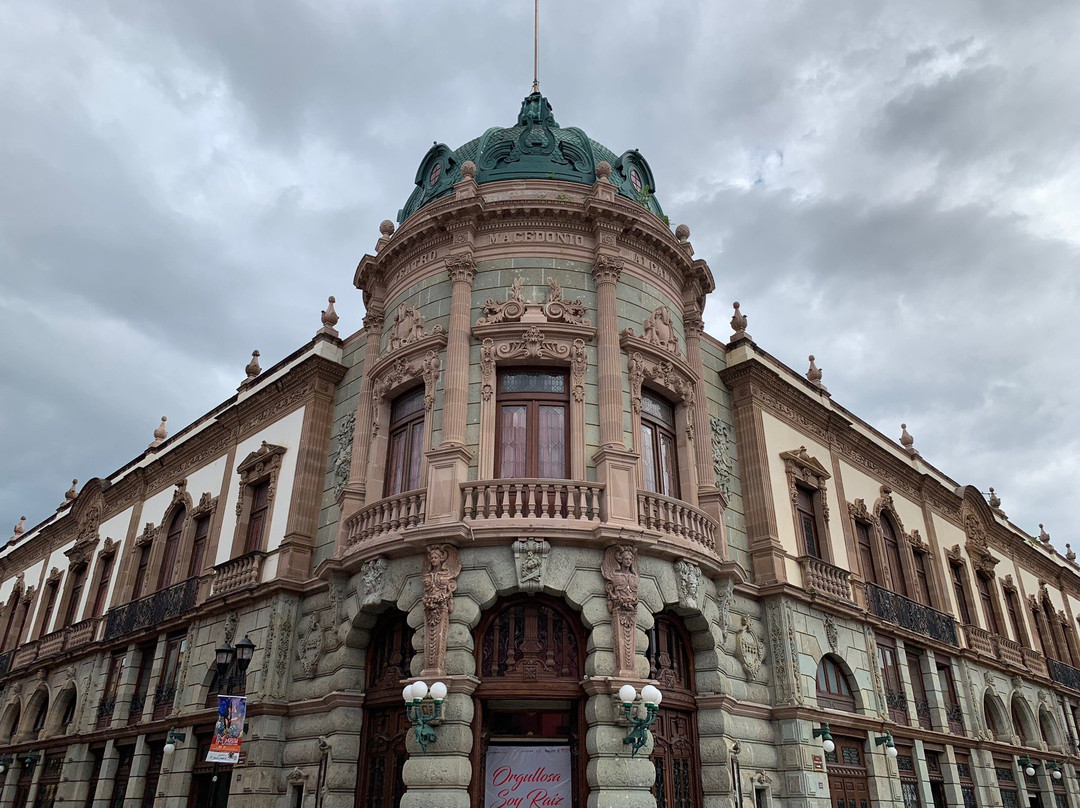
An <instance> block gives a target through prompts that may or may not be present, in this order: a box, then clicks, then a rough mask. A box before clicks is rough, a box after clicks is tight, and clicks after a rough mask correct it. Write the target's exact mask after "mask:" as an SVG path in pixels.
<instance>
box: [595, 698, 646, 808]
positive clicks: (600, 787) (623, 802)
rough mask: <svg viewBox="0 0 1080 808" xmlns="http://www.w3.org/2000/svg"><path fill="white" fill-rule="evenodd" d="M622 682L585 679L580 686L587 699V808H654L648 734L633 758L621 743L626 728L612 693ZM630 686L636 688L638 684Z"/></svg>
mask: <svg viewBox="0 0 1080 808" xmlns="http://www.w3.org/2000/svg"><path fill="white" fill-rule="evenodd" d="M625 683H626V680H625V679H609V678H607V677H596V678H593V679H586V680H585V681H584V682H583V683H582V686H583V687H584V688H585V692H586V693H587V694H588V697H589V698H588V701H587V702H586V704H585V717H586V721H587V722H588V724H589V728H588V730H587V731H586V735H585V751H586V752H587V753H588V756H589V764H588V767H587V769H586V773H585V775H586V779H587V781H588V785H589V805H590V806H591V808H615V807H616V806H618V808H656V798H655V797H653V795H652V792H651V789H652V786H653V783H654V782H655V780H656V769H655V768H654V766H653V763H652V761H651V760H649V755H650V754H652V750H653V738H652V733H650V734H649V742H648V744H646V745H645V746H644V747H642V748H641V750H640V751H639V752H638V753H637V755H631V754H630V747H629V746H627V745H626V744H624V743H623V738H625V737H626V734H627V733H628V732H629V731H630V728H629V726H626V725H625V718H623V717H622V707H621V705H619V703H618V698H617V695H616V694H617V693H618V691H619V687H621V686H622V685H623V684H625ZM633 684H634V686H635V687H638V689H640V685H641V684H642V683H641V682H640V681H634V682H633Z"/></svg>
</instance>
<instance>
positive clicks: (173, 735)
mask: <svg viewBox="0 0 1080 808" xmlns="http://www.w3.org/2000/svg"><path fill="white" fill-rule="evenodd" d="M186 738H187V736H186V735H185V734H184V733H182V732H181V731H180V730H178V729H170V730H169V739H168V740H167V741H165V747H164V748H163V749H162V750H161V751H162V752H164V753H165V754H166V755H171V754H172V753H173V752H175V751H176V742H177V741H183V740H184V739H186Z"/></svg>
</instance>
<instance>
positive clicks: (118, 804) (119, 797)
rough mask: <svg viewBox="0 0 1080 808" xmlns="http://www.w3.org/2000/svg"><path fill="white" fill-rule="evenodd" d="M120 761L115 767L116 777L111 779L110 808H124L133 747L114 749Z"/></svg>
mask: <svg viewBox="0 0 1080 808" xmlns="http://www.w3.org/2000/svg"><path fill="white" fill-rule="evenodd" d="M116 751H117V754H118V755H119V757H120V761H119V763H118V765H117V767H116V776H115V777H114V778H113V794H112V800H111V801H110V802H109V806H110V808H124V797H126V796H127V787H128V780H129V779H130V778H131V764H132V762H133V761H134V760H135V747H134V746H118V747H117V748H116Z"/></svg>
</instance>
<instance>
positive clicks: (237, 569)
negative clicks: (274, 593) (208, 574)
mask: <svg viewBox="0 0 1080 808" xmlns="http://www.w3.org/2000/svg"><path fill="white" fill-rule="evenodd" d="M264 558H266V553H264V552H262V551H260V550H256V551H255V552H252V553H246V554H244V555H242V556H239V557H237V558H233V559H231V560H229V561H226V562H225V563H224V564H218V565H217V566H216V567H214V582H213V588H212V590H211V597H213V596H214V595H224V594H225V593H226V592H235V591H236V590H238V589H244V588H245V587H249V586H257V585H258V584H259V583H260V582H261V579H262V565H263V559H264Z"/></svg>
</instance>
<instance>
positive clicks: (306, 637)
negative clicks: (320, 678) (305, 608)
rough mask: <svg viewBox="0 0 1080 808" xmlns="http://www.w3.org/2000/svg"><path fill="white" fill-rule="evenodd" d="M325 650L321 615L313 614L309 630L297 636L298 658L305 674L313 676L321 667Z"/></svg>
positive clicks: (309, 676) (308, 676)
mask: <svg viewBox="0 0 1080 808" xmlns="http://www.w3.org/2000/svg"><path fill="white" fill-rule="evenodd" d="M322 652H323V627H322V625H321V624H320V622H319V616H318V615H316V614H313V615H312V616H311V621H310V622H309V623H308V628H307V631H301V632H300V633H299V634H297V637H296V658H297V659H299V660H300V669H301V670H302V671H303V675H304V676H306V677H307V678H309V679H310V678H311V677H312V676H314V675H315V673H316V672H317V671H318V669H319V657H320V656H322Z"/></svg>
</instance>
